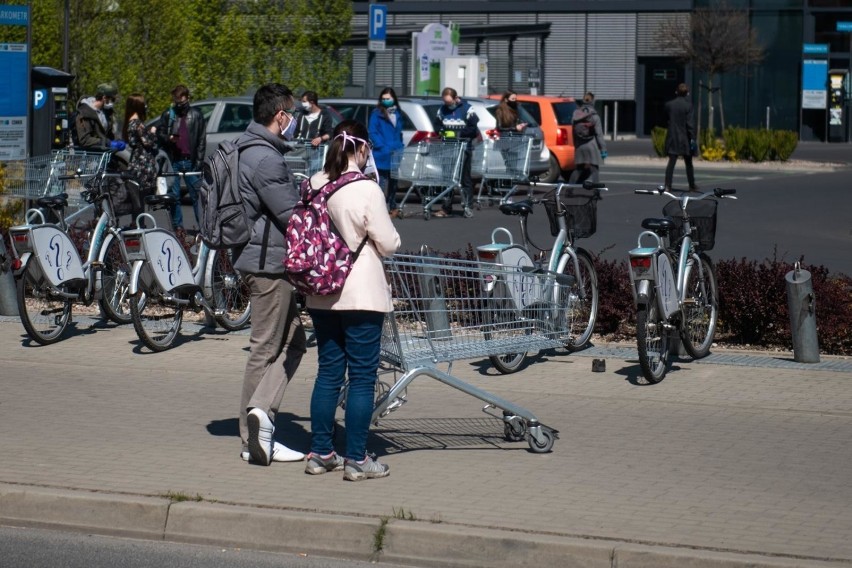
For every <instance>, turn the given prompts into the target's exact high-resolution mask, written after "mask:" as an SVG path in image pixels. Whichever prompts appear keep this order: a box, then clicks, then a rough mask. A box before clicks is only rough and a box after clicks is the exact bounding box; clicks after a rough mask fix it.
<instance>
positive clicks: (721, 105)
mask: <svg viewBox="0 0 852 568" xmlns="http://www.w3.org/2000/svg"><path fill="white" fill-rule="evenodd" d="M719 120H720V121H722V130H721V132H722V133H724V132H725V104H724V103H723V102H722V86H721V85H719Z"/></svg>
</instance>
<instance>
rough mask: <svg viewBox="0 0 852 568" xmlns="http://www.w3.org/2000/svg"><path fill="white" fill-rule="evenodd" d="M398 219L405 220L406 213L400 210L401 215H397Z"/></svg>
mask: <svg viewBox="0 0 852 568" xmlns="http://www.w3.org/2000/svg"><path fill="white" fill-rule="evenodd" d="M396 218H397V219H405V211H403V210H402V208H400V209H399V213H397V214H396Z"/></svg>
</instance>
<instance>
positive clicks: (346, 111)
mask: <svg viewBox="0 0 852 568" xmlns="http://www.w3.org/2000/svg"><path fill="white" fill-rule="evenodd" d="M334 108H335V109H336V110H337V112H339V113H340V117H341V118H343V120H356V118H355V117H356V115H357V114H358V105H355V104H348V103H334Z"/></svg>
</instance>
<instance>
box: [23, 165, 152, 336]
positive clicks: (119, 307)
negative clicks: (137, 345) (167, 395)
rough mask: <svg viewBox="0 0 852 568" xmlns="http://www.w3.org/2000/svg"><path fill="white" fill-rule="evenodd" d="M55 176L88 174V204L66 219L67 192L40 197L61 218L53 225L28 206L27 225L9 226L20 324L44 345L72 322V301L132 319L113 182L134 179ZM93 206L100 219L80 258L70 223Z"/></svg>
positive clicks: (107, 175)
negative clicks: (95, 305) (94, 304)
mask: <svg viewBox="0 0 852 568" xmlns="http://www.w3.org/2000/svg"><path fill="white" fill-rule="evenodd" d="M52 177H55V179H56V180H57V181H63V182H64V181H68V180H73V179H87V178H88V181H87V182H86V184H85V189H84V190H83V191H82V193H81V196H82V197H83V199H84V200H85V201H86V202H87V203H88V204H89V205H88V206H86V207H84V208H82V209H80V210H79V211H77V212H75V213H73V214H71V215H69V216H68V217H66V216H65V209H66V208H67V206H68V194H67V193H60V194H58V195H50V196H46V197H40V198H38V199H37V200H36V203H37V205H38V206H39V207H40V208H42V209H44V210H46V211H47V213H48V215H49V216H50V217H52V218H57V219H58V221H57V222H56V223H49V222H47V220H46V216H45V213H44V212H43V211H42V210H41V209H30V210H29V211H27V214H26V216H25V219H26V224H25V225H20V226H17V227H12V228H11V229H10V234H11V237H12V238H11V240H12V250H13V255H14V256H15V260H14V261H13V262H12V268H13V270H14V274H15V278H16V288H17V298H18V310H19V312H20V317H21V323H22V324H23V326H24V329H25V330H26V332H27V335H29V336H30V338H32V339H33V340H34V341H35V342H37V343H39V344H41V345H49V344H51V343H55V342H56V341H58V340H59V339H60V338H61V336H62V334H63V332H64V331H65V329H66V328H67V327H68V324H69V323H70V321H71V307H72V304H73V303H74V302H78V303H81V304H83V305H85V306H90V305H91V304H92V303H93V302H94V301H95V300H97V301H98V304H99V306H100V308H101V310H102V312H103V314H105V315H106V317H107V318H108V319H109V320H112V321H113V322H115V323H117V324H126V323H130V321H131V315H130V311H129V304H128V302H127V295H126V292H127V273H126V271H125V267H126V265H125V261H124V255H123V251H122V248H121V233H120V229H119V227H118V218H117V215H116V209H115V206H114V203H113V199H112V194H111V192H110V188H109V184H110V180H111V179H115V178H120V179H121V180H122V182H124V183H136V182H135V181H133V180H132V179H130V178H129V176H127V175H126V174H122V173H108V172H106V171H105V170H102V171H100V172H98V173H96V174H83V173H80V172H78V173H76V174H73V175H60V176H52ZM90 210H94V212H95V214H96V216H97V222H96V223H95V226H94V229H93V230H92V231H91V232H90V234H89V236H88V238H87V240H86V243H88V245H86V244H85V243H84V250H85V247H86V246H88V250H87V251H86V253H87V254H86V261H85V262H82V261H81V260H80V255H79V253H78V251H77V247H76V246H75V245H74V243H73V241H72V239H71V236H70V226H71V224H72V223H74V222H75V221H76V220H78V219H80V218H81V217H82V216H83V214H84V213H87V212H89V211H90Z"/></svg>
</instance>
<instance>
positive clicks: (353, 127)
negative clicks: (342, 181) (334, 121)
mask: <svg viewBox="0 0 852 568" xmlns="http://www.w3.org/2000/svg"><path fill="white" fill-rule="evenodd" d="M344 132H345V133H346V134H348V135H350V136H354V137H355V138H360V139H361V140H368V139H369V136H370V135H369V133H368V132H367V127H366V126H364V125H363V124H361V123H360V122H358V121H356V120H344V121H343V122H341V123H340V124H338V125H337V126H335V127H334V133H333V134H332V136H331V145H330V146H329V148H328V155H327V156H326V157H325V164H324V165H323V167H322V171H324V172H325V173H326V174H327V175H328V179H329V180H330V181H334V180H336V179H337V178H339V177H340V176H341V175H342V174H343V172H345V171H346V170H348V169H349V157H350V156H354V155H355V152H356V151H358V150H360V149H361V147H362V146H363V145H364V143H363V142H359V141H357V140H356V141H355V144H350V143H348V142H347V143H345V144H344V140H343V136H340V134H342V133H344Z"/></svg>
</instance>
